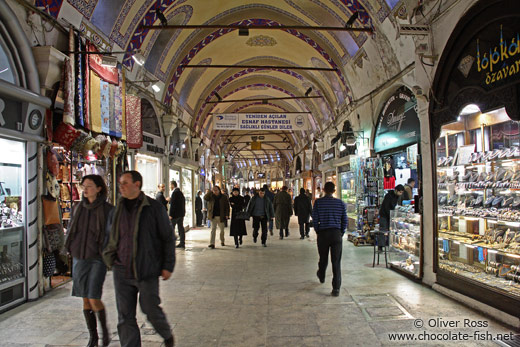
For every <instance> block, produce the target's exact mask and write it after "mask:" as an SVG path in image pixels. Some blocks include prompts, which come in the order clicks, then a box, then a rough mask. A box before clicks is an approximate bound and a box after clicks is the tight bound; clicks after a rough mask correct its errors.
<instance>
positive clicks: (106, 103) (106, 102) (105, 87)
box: [99, 80, 110, 134]
mask: <svg viewBox="0 0 520 347" xmlns="http://www.w3.org/2000/svg"><path fill="white" fill-rule="evenodd" d="M99 87H100V94H99V96H100V99H99V101H100V107H101V132H102V133H104V134H110V90H109V89H110V87H109V84H108V82H105V81H103V80H100V82H99Z"/></svg>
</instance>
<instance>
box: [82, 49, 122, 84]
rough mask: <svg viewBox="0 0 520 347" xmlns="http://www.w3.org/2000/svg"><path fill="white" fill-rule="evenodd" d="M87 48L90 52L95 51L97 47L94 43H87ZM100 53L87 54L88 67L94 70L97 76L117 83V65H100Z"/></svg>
mask: <svg viewBox="0 0 520 347" xmlns="http://www.w3.org/2000/svg"><path fill="white" fill-rule="evenodd" d="M87 47H88V50H89V51H90V52H97V49H96V47H95V46H94V45H92V44H90V43H89V44H88V46H87ZM101 58H102V56H101V55H98V54H89V55H88V62H89V67H90V69H92V70H94V71H95V72H96V73H97V74H98V75H99V77H100V78H101V79H102V80H104V81H106V82H109V83H113V84H118V83H119V76H118V70H117V67H109V66H103V65H101Z"/></svg>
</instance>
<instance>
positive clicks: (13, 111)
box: [0, 98, 23, 131]
mask: <svg viewBox="0 0 520 347" xmlns="http://www.w3.org/2000/svg"><path fill="white" fill-rule="evenodd" d="M0 128H7V129H11V130H17V131H23V122H22V103H21V102H19V101H15V100H11V99H3V98H0Z"/></svg>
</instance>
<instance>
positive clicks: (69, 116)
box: [60, 59, 75, 125]
mask: <svg viewBox="0 0 520 347" xmlns="http://www.w3.org/2000/svg"><path fill="white" fill-rule="evenodd" d="M61 83H62V85H61V86H60V89H61V90H62V91H63V121H64V122H65V123H67V124H70V125H74V124H75V121H74V76H73V74H72V65H71V62H70V59H65V60H64V62H63V76H62V78H61Z"/></svg>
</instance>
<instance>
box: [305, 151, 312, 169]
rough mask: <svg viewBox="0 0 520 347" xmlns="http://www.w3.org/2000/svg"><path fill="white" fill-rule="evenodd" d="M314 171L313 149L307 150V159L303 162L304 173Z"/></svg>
mask: <svg viewBox="0 0 520 347" xmlns="http://www.w3.org/2000/svg"><path fill="white" fill-rule="evenodd" d="M308 170H312V149H306V150H305V158H304V161H303V171H308Z"/></svg>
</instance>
